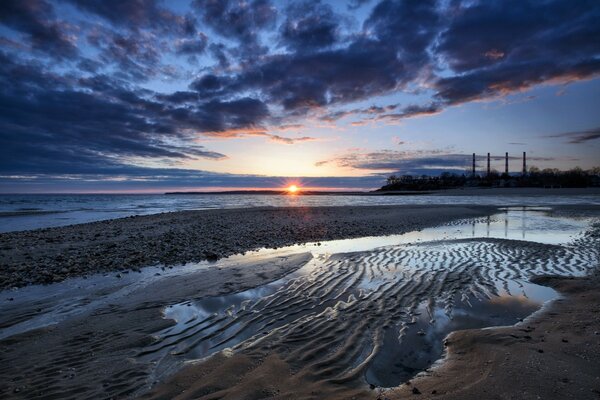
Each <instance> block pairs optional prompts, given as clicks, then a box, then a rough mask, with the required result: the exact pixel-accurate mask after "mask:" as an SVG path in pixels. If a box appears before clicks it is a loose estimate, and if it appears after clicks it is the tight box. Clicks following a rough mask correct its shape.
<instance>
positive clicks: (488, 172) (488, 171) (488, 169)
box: [487, 153, 490, 176]
mask: <svg viewBox="0 0 600 400" xmlns="http://www.w3.org/2000/svg"><path fill="white" fill-rule="evenodd" d="M487 174H488V176H490V153H488V168H487Z"/></svg>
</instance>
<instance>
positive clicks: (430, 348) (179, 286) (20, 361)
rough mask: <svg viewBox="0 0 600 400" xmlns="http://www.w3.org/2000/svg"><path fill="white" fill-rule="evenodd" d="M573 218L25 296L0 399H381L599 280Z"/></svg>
mask: <svg viewBox="0 0 600 400" xmlns="http://www.w3.org/2000/svg"><path fill="white" fill-rule="evenodd" d="M563 214H564V213H563ZM563 214H561V213H560V212H557V213H553V212H552V210H527V209H523V210H507V211H503V212H500V213H499V214H497V215H494V216H492V217H491V218H483V219H475V220H465V221H459V222H456V223H453V224H449V225H446V226H442V227H440V228H435V229H431V230H424V231H422V232H412V233H409V234H406V235H401V236H398V237H387V238H386V237H381V238H366V239H355V240H348V241H339V242H323V243H318V244H312V245H310V246H292V247H289V248H284V249H280V250H277V251H268V250H263V251H260V252H258V253H253V254H249V255H247V256H244V257H242V256H239V257H233V258H231V259H228V260H225V261H224V262H222V263H216V264H207V263H205V264H202V265H198V266H188V267H186V268H182V269H174V270H169V269H166V270H162V269H160V268H154V269H147V270H144V271H143V272H142V273H140V274H139V275H138V274H135V275H132V276H126V277H123V278H114V277H112V276H108V277H99V278H92V279H91V280H79V281H77V283H76V284H70V283H69V281H66V282H64V283H61V284H57V285H55V286H50V287H48V288H47V290H46V291H45V292H44V291H42V290H39V289H36V287H31V288H25V289H22V292H15V295H14V296H15V298H14V299H13V300H10V301H7V300H4V299H3V303H2V304H1V307H2V313H1V314H0V315H2V317H1V318H0V337H3V338H4V339H3V340H1V341H0V380H1V381H2V382H4V383H3V384H2V385H1V386H0V395H2V397H15V398H73V399H79V398H98V397H117V398H123V397H137V396H143V397H149V398H165V399H166V398H174V397H176V396H179V398H204V399H217V398H220V399H221V398H222V399H240V398H248V399H255V398H256V399H258V398H264V397H277V398H290V397H291V398H352V397H353V396H354V397H356V398H365V397H367V398H368V397H373V398H375V397H376V396H377V393H379V391H380V390H382V389H380V388H386V387H392V386H396V385H400V384H402V383H403V382H405V381H406V380H408V379H411V378H412V377H413V376H414V375H415V374H418V373H419V372H420V371H424V370H429V368H430V367H431V366H432V365H433V363H434V362H435V361H436V360H437V359H439V358H440V357H442V356H443V351H444V345H443V343H444V342H443V340H444V337H445V336H446V335H447V334H448V333H450V332H452V331H455V330H459V329H466V328H482V327H489V326H499V325H512V324H514V323H516V322H518V321H519V320H522V319H524V318H527V316H529V315H530V314H531V313H532V312H534V311H535V310H537V309H539V308H540V307H541V306H542V304H543V303H544V302H545V301H546V300H549V299H552V298H555V297H556V295H557V294H556V292H554V291H553V290H552V289H549V288H547V287H544V286H539V285H536V284H533V283H530V281H529V280H530V278H531V277H533V276H537V275H546V274H553V275H555V274H558V275H561V276H586V275H588V274H589V273H591V272H592V271H594V270H595V269H596V267H597V265H598V263H599V260H600V246H599V243H598V242H599V232H598V231H599V226H598V224H597V222H595V220H594V219H593V218H594V215H595V214H594V213H589V212H585V213H582V212H580V211H573V212H571V213H567V214H564V215H563ZM552 229H553V230H555V232H556V234H555V235H554V236H552V235H550V236H549V235H547V232H548V231H549V230H552ZM523 238H525V239H526V240H523ZM536 240H537V241H536ZM377 243H380V244H381V243H386V245H385V246H377V245H376V244H377ZM374 244H375V245H374ZM155 273H156V274H161V275H157V276H155V275H154V274H155ZM138 276H139V277H138ZM61 285H62V286H61ZM78 285H79V286H78ZM53 288H54V289H53ZM52 290H54V291H52ZM6 294H7V292H3V295H6ZM19 294H20V295H21V296H20V298H19ZM52 319H55V321H54V322H53V321H52ZM178 371H179V372H178ZM369 385H371V387H373V388H375V389H376V390H374V391H373V390H371V389H370V388H369ZM391 394H393V392H390V395H391Z"/></svg>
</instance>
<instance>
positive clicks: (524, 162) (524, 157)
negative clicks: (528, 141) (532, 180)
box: [523, 152, 527, 175]
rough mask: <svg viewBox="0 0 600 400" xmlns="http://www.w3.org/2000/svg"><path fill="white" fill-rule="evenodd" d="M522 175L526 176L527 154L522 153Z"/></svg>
mask: <svg viewBox="0 0 600 400" xmlns="http://www.w3.org/2000/svg"><path fill="white" fill-rule="evenodd" d="M523 175H527V153H525V152H523Z"/></svg>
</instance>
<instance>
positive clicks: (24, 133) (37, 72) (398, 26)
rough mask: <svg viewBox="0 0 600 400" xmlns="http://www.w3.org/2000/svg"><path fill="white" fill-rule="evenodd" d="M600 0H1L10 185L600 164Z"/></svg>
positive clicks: (0, 65)
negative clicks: (524, 156)
mask: <svg viewBox="0 0 600 400" xmlns="http://www.w3.org/2000/svg"><path fill="white" fill-rule="evenodd" d="M598 21H600V2H598V1H597V0H591V1H586V0H577V1H572V0H546V1H542V0H536V1H530V0H503V1H492V0H485V1H476V0H443V1H442V0H440V1H428V0H423V1H401V0H397V1H391V0H383V1H376V0H371V1H369V0H350V1H347V2H346V1H325V0H321V1H312V0H311V1H277V0H246V1H230V0H171V1H158V0H156V1H154V0H57V1H50V0H2V1H0V193H29V192H52V193H58V192H161V191H165V190H221V189H229V188H278V187H283V186H286V185H289V184H291V183H296V184H299V185H300V186H301V187H310V188H328V189H373V188H377V187H379V186H381V185H382V184H383V183H384V181H385V178H386V177H387V176H389V175H391V174H400V175H403V174H412V175H421V174H427V175H435V174H438V173H440V172H442V171H450V172H457V173H463V172H464V171H465V170H466V169H467V168H469V166H470V163H471V157H472V156H471V155H472V153H476V154H478V158H477V160H478V161H477V164H478V168H483V167H484V164H485V155H486V154H487V153H488V152H490V153H491V154H492V157H493V158H492V167H493V168H496V169H498V170H503V166H504V160H503V157H504V154H505V152H508V153H509V155H510V157H511V158H510V170H511V171H512V172H518V171H520V169H521V155H522V153H523V152H527V155H528V165H530V166H537V167H539V168H559V169H570V168H573V167H576V166H578V167H581V168H584V169H588V168H592V167H595V166H600V24H599V23H598Z"/></svg>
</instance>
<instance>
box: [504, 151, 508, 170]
mask: <svg viewBox="0 0 600 400" xmlns="http://www.w3.org/2000/svg"><path fill="white" fill-rule="evenodd" d="M504 173H505V174H506V175H508V153H506V155H505V156H504Z"/></svg>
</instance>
